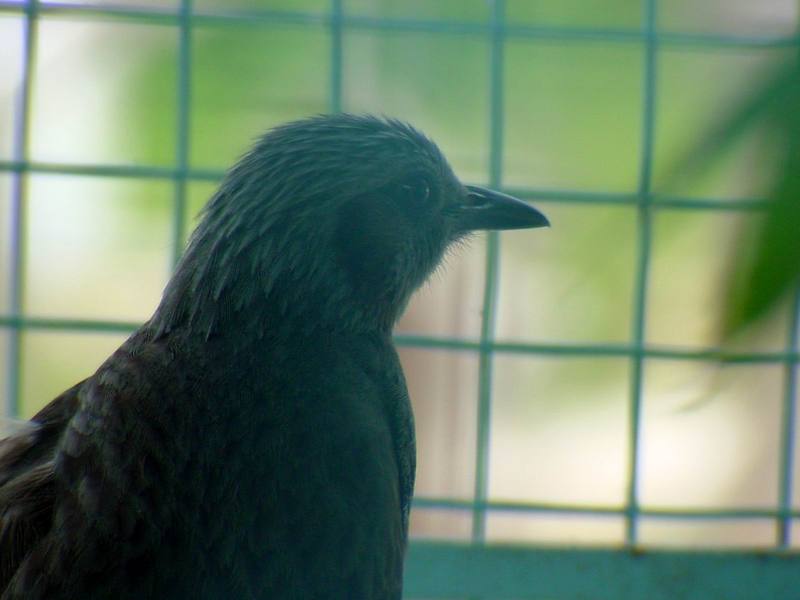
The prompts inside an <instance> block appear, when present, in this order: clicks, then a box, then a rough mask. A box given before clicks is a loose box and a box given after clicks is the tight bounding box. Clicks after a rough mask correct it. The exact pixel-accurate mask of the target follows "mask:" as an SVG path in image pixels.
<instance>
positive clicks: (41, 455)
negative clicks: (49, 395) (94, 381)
mask: <svg viewBox="0 0 800 600" xmlns="http://www.w3.org/2000/svg"><path fill="white" fill-rule="evenodd" d="M81 385H82V382H81V383H79V384H78V385H76V386H74V387H72V388H70V389H69V390H67V391H66V392H64V393H63V394H61V395H60V396H58V397H57V398H56V399H55V400H53V401H52V402H50V404H48V405H47V406H45V407H44V408H43V409H42V410H41V411H40V412H39V413H38V414H36V415H35V416H34V417H33V419H31V421H29V422H28V423H27V424H26V425H23V426H20V427H16V428H15V429H16V431H15V432H14V433H12V434H11V435H10V436H8V437H5V438H2V439H0V592H2V590H4V589H5V588H6V587H7V585H8V582H9V581H10V580H11V578H12V577H13V575H14V573H15V572H16V570H17V568H18V567H19V564H20V563H21V562H22V560H23V559H24V558H25V556H26V555H27V554H28V553H29V552H30V551H31V549H32V548H33V546H34V545H36V543H37V542H38V541H39V540H40V539H41V538H42V537H43V536H44V535H45V534H46V533H47V532H48V531H49V530H50V527H51V524H52V516H53V501H54V489H55V488H54V483H55V479H54V475H53V459H54V456H55V448H56V445H57V444H58V442H59V440H60V439H61V436H62V434H63V432H64V429H65V427H66V425H67V423H68V422H69V420H70V419H71V418H72V416H73V415H74V414H75V411H76V409H77V407H78V390H79V389H80V386H81Z"/></svg>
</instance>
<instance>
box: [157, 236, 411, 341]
mask: <svg viewBox="0 0 800 600" xmlns="http://www.w3.org/2000/svg"><path fill="white" fill-rule="evenodd" d="M315 246H316V244H315V240H314V239H313V237H307V238H304V237H303V236H298V235H295V236H293V237H292V238H285V239H284V240H283V241H276V242H274V243H272V244H270V243H269V242H268V241H267V242H265V241H264V240H259V241H258V243H257V244H256V243H253V244H247V243H245V244H242V245H240V246H239V247H238V251H232V250H230V249H228V248H225V247H224V245H223V246H220V247H217V248H214V247H209V245H208V244H206V243H204V242H203V240H202V238H199V239H197V240H194V241H193V243H192V244H191V245H190V247H189V248H188V250H187V252H186V254H185V256H184V257H183V259H182V260H181V262H180V264H179V266H178V269H177V270H176V273H175V275H174V276H173V278H172V279H171V280H170V282H169V284H168V285H167V288H166V289H165V291H164V295H163V298H162V301H161V304H160V306H159V307H158V309H157V311H156V313H155V315H154V316H153V318H152V319H151V321H150V327H151V328H152V329H153V331H154V333H155V335H156V336H160V335H163V334H166V333H169V332H170V331H172V330H175V329H185V330H186V331H189V332H192V333H193V334H195V335H197V336H199V337H201V338H204V339H209V338H211V337H213V336H220V335H239V336H248V337H252V338H256V339H263V338H273V339H274V338H276V337H278V338H280V337H285V336H292V335H308V336H311V335H314V334H315V333H316V332H319V331H325V332H337V331H338V332H342V333H370V334H373V333H375V334H382V335H388V334H389V333H390V332H391V329H392V327H393V326H394V323H395V321H396V320H397V318H398V316H399V312H400V309H401V308H402V307H396V306H395V305H394V303H392V302H388V301H386V299H385V298H384V299H381V298H369V297H367V296H365V295H364V294H363V293H359V292H358V291H356V290H354V289H353V287H352V284H351V282H349V281H348V280H347V278H346V277H345V276H344V275H343V274H342V273H341V272H340V271H339V270H337V269H336V267H335V265H334V264H332V261H333V257H331V256H328V255H327V253H326V250H325V247H324V246H323V247H315ZM265 247H266V248H268V249H269V250H266V251H265V250H264V248H265Z"/></svg>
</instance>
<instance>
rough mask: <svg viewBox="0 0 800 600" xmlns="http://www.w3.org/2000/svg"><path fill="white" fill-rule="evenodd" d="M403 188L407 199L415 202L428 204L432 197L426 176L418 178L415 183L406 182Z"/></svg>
mask: <svg viewBox="0 0 800 600" xmlns="http://www.w3.org/2000/svg"><path fill="white" fill-rule="evenodd" d="M402 190H403V195H404V196H406V199H407V201H408V202H413V203H415V204H426V203H427V202H428V199H429V198H430V197H431V186H430V183H428V180H427V179H424V178H419V179H416V180H415V181H414V182H413V183H407V184H404V185H403V186H402Z"/></svg>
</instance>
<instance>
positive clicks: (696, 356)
mask: <svg viewBox="0 0 800 600" xmlns="http://www.w3.org/2000/svg"><path fill="white" fill-rule="evenodd" d="M141 325H142V324H141V323H140V322H134V321H113V320H111V321H106V320H95V319H70V318H57V317H28V316H24V317H22V316H13V315H0V328H7V329H36V330H52V331H66V332H75V333H132V332H134V331H136V329H138V328H139V327H141ZM394 339H395V342H396V343H397V345H398V346H401V347H406V348H428V349H444V350H461V351H468V352H497V353H500V354H530V355H550V356H567V357H581V356H597V357H611V358H628V357H631V356H637V355H641V356H643V357H645V358H657V359H664V360H687V361H706V362H719V363H723V364H772V363H785V362H792V361H794V362H800V351H798V352H783V351H781V352H778V351H776V352H766V351H758V352H757V351H752V352H744V351H732V350H724V349H722V348H677V347H676V348H672V347H669V348H664V347H654V346H646V347H644V348H641V350H639V349H637V348H635V347H634V346H631V345H627V344H603V343H597V344H591V343H590V344H550V343H524V342H504V341H486V342H484V343H481V342H480V341H479V340H469V339H464V338H452V337H436V336H424V335H412V334H397V335H395V336H394Z"/></svg>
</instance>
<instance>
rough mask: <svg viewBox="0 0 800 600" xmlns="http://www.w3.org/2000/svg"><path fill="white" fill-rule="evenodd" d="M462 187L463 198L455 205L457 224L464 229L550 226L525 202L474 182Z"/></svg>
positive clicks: (545, 219)
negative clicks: (464, 196)
mask: <svg viewBox="0 0 800 600" xmlns="http://www.w3.org/2000/svg"><path fill="white" fill-rule="evenodd" d="M465 187H466V188H467V194H466V199H465V202H464V204H462V205H461V206H459V207H458V209H457V214H458V221H459V225H460V227H461V228H462V229H463V230H465V231H472V230H475V229H527V228H532V227H549V226H550V221H548V220H547V217H545V216H544V215H543V214H542V213H540V212H539V211H538V210H536V209H535V208H533V207H532V206H531V205H530V204H528V203H527V202H523V201H522V200H518V199H517V198H514V197H512V196H508V195H506V194H503V193H501V192H495V191H493V190H487V189H486V188H482V187H478V186H476V185H468V186H465Z"/></svg>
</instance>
